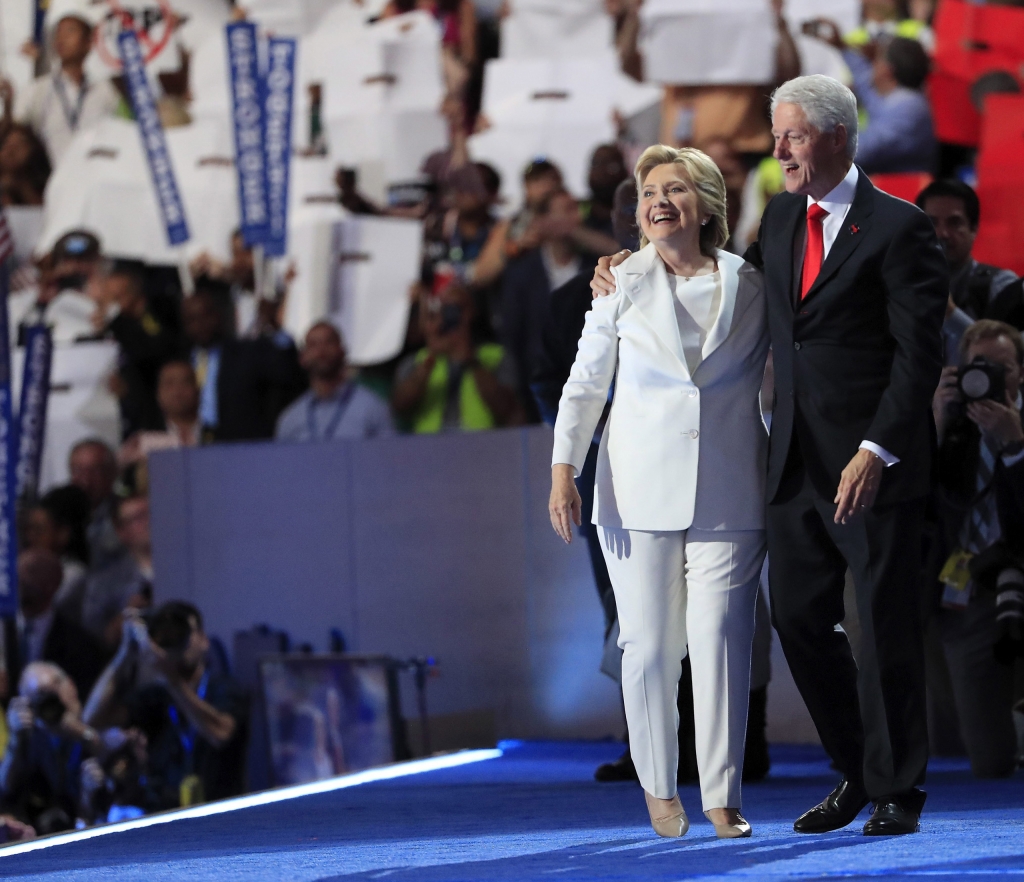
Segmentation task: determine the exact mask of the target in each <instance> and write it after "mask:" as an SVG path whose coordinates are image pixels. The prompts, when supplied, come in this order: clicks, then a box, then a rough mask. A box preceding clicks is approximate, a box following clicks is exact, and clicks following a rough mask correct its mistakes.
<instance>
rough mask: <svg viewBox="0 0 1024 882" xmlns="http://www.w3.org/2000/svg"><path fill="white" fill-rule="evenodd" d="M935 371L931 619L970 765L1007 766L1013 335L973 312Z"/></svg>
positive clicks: (1015, 604)
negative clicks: (955, 361) (953, 351)
mask: <svg viewBox="0 0 1024 882" xmlns="http://www.w3.org/2000/svg"><path fill="white" fill-rule="evenodd" d="M961 355H962V358H961V367H959V368H957V367H947V368H945V369H944V370H943V373H942V379H941V381H940V383H939V388H938V390H937V391H936V393H935V397H934V400H933V412H934V415H935V423H936V427H937V429H938V434H939V456H938V459H937V470H938V485H939V486H938V490H937V493H936V505H935V512H936V517H937V520H938V523H937V533H938V537H937V541H936V548H935V549H933V551H934V553H933V555H932V556H931V567H930V576H931V577H932V578H934V577H936V576H937V577H938V583H939V585H938V587H939V590H941V592H942V595H941V596H942V601H941V607H940V609H939V610H938V613H937V615H938V626H939V632H940V636H941V640H942V645H943V649H944V652H945V656H946V661H947V663H948V666H949V672H950V678H951V682H952V688H953V697H954V700H955V702H956V708H957V713H958V715H959V718H960V732H961V736H962V738H963V741H964V744H965V745H966V747H967V753H968V755H969V757H970V760H971V768H972V770H973V772H974V774H975V775H977V776H978V777H981V778H998V777H1005V776H1007V775H1010V774H1012V772H1013V771H1014V769H1015V768H1016V766H1017V740H1016V733H1015V729H1014V725H1013V718H1012V711H1011V708H1012V704H1013V679H1014V661H1015V659H1016V658H1018V657H1020V656H1022V655H1024V428H1022V425H1021V394H1020V387H1021V376H1022V365H1024V339H1022V338H1021V335H1020V333H1019V332H1018V331H1017V330H1016V329H1014V328H1013V327H1011V326H1010V325H1007V324H1004V323H1002V322H995V321H991V320H988V319H983V320H981V321H979V322H976V323H975V324H973V325H971V327H969V328H968V329H967V331H966V332H965V334H964V337H963V340H962V342H961Z"/></svg>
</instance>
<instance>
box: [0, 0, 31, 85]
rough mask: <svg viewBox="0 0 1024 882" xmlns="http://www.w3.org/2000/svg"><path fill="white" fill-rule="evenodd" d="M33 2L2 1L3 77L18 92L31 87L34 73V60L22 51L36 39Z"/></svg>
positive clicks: (0, 72) (0, 73)
mask: <svg viewBox="0 0 1024 882" xmlns="http://www.w3.org/2000/svg"><path fill="white" fill-rule="evenodd" d="M32 12H33V10H32V4H31V3H11V2H2V3H0V76H3V77H6V78H7V79H8V80H10V81H11V84H12V85H13V86H14V93H15V95H20V94H21V93H22V92H24V91H25V89H27V88H28V86H29V84H30V83H31V82H32V79H33V76H34V73H35V71H34V67H35V65H34V63H33V62H32V60H31V59H30V58H28V57H26V56H25V55H22V54H21V47H22V46H23V45H25V43H27V42H28V41H29V40H31V39H32V30H33V27H32Z"/></svg>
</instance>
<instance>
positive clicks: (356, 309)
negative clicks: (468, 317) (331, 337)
mask: <svg viewBox="0 0 1024 882" xmlns="http://www.w3.org/2000/svg"><path fill="white" fill-rule="evenodd" d="M422 246H423V225H422V223H420V222H419V221H412V220H401V219H397V218H379V217H365V216H364V217H351V218H348V219H346V220H343V221H341V222H339V223H338V224H336V225H335V227H334V241H333V245H332V251H333V255H332V260H333V263H334V278H333V281H332V284H331V290H330V302H329V304H328V311H329V313H330V315H331V316H332V317H333V318H334V320H335V321H336V322H337V323H338V326H339V327H340V328H341V330H342V333H343V334H344V335H345V345H346V349H347V350H348V355H349V361H351V363H352V364H356V365H361V364H377V363H379V362H382V361H388V360H389V359H392V358H394V357H395V356H396V355H398V353H399V352H400V351H401V349H402V344H403V343H404V342H405V331H406V325H407V324H408V321H409V289H410V287H411V286H412V284H413V283H414V282H416V281H417V280H418V279H419V277H420V252H421V249H422Z"/></svg>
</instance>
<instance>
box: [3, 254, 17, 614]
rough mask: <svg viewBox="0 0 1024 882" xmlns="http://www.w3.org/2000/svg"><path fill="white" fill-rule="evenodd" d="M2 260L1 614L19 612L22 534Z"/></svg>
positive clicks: (5, 281)
mask: <svg viewBox="0 0 1024 882" xmlns="http://www.w3.org/2000/svg"><path fill="white" fill-rule="evenodd" d="M5 264H6V259H4V260H0V616H15V615H17V613H18V533H17V513H16V508H15V503H16V497H15V495H14V494H15V475H14V455H13V454H14V419H13V407H12V405H11V338H10V334H9V333H8V330H7V322H8V318H7V292H8V290H9V287H8V281H9V279H8V275H7V267H6V266H5Z"/></svg>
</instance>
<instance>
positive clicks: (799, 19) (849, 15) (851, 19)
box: [785, 0, 861, 34]
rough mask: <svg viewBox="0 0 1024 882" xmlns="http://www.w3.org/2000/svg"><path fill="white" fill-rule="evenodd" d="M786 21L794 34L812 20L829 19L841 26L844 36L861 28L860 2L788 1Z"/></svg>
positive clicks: (850, 0)
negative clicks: (803, 24) (804, 23)
mask: <svg viewBox="0 0 1024 882" xmlns="http://www.w3.org/2000/svg"><path fill="white" fill-rule="evenodd" d="M785 15H786V20H787V21H788V22H789V24H790V27H792V28H793V32H794V33H796V31H798V30H799V29H800V25H801V24H802V23H803V22H805V21H810V20H811V19H812V18H827V19H829V20H830V21H834V22H835V23H836V24H837V25H839V29H840V31H842V32H843V33H844V34H845V33H846V32H847V31H852V30H854V28H857V27H859V25H860V19H861V2H860V0H786V11H785Z"/></svg>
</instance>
